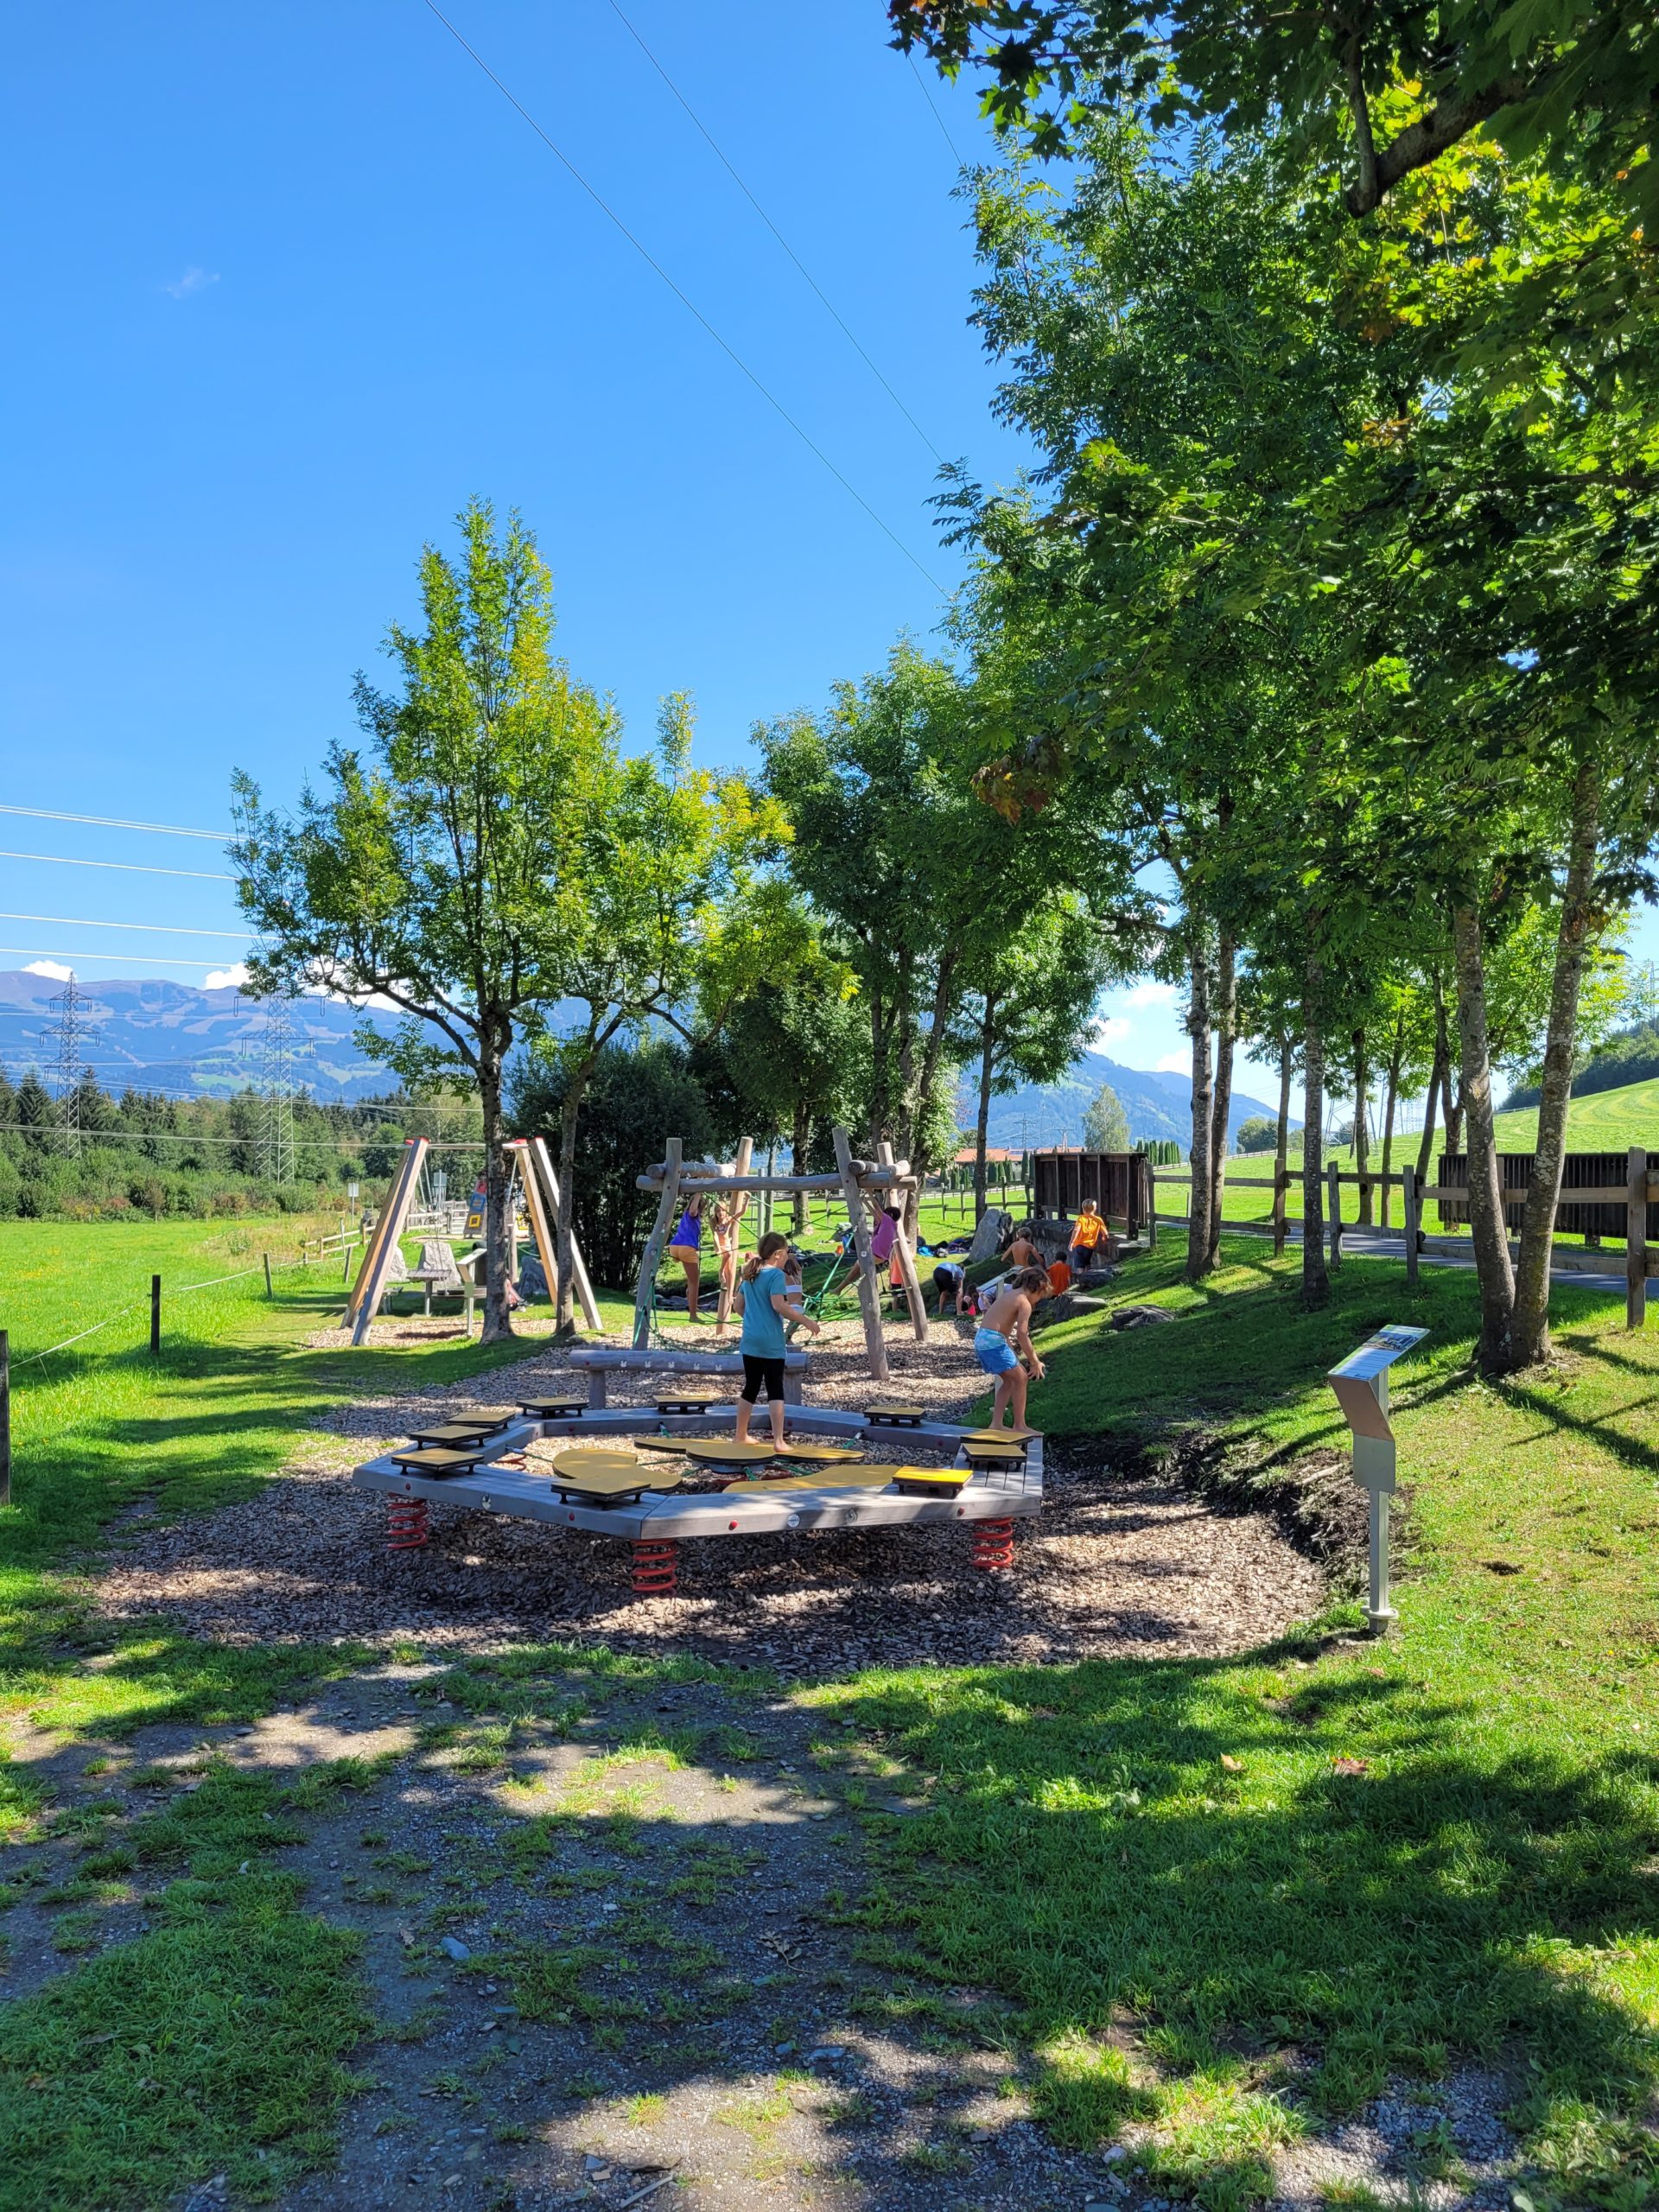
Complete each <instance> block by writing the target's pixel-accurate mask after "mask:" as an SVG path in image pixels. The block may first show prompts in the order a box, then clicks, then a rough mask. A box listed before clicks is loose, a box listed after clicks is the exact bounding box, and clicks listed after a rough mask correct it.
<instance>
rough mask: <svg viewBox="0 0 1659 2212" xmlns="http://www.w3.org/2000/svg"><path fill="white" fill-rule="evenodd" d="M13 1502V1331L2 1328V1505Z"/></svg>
mask: <svg viewBox="0 0 1659 2212" xmlns="http://www.w3.org/2000/svg"><path fill="white" fill-rule="evenodd" d="M10 1503H11V1332H10V1330H9V1329H0V1505H10Z"/></svg>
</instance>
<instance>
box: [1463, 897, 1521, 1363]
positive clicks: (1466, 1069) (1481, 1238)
mask: <svg viewBox="0 0 1659 2212" xmlns="http://www.w3.org/2000/svg"><path fill="white" fill-rule="evenodd" d="M1452 952H1453V962H1454V965H1455V969H1456V973H1457V983H1458V1035H1459V1044H1460V1046H1461V1048H1462V1049H1461V1057H1462V1064H1463V1084H1462V1094H1463V1109H1464V1111H1465V1113H1466V1114H1467V1116H1468V1117H1469V1135H1468V1139H1467V1147H1468V1159H1469V1169H1468V1175H1469V1227H1470V1230H1471V1236H1472V1240H1473V1243H1474V1248H1475V1273H1476V1275H1477V1277H1478V1281H1479V1284H1480V1342H1479V1344H1478V1347H1477V1350H1476V1357H1477V1359H1478V1361H1479V1363H1480V1366H1481V1369H1482V1371H1483V1372H1484V1373H1485V1374H1488V1375H1503V1374H1506V1373H1507V1372H1508V1371H1509V1370H1510V1368H1511V1367H1512V1366H1513V1365H1514V1363H1515V1357H1514V1327H1515V1274H1514V1270H1513V1269H1512V1268H1511V1267H1510V1239H1509V1231H1508V1230H1507V1228H1506V1227H1505V1225H1504V1221H1503V1183H1502V1180H1501V1179H1500V1177H1499V1174H1498V1166H1497V1138H1496V1136H1495V1135H1494V1134H1493V1129H1492V1070H1491V1050H1490V1047H1489V1046H1488V1044H1487V1039H1486V975H1485V969H1484V964H1483V962H1482V959H1481V943H1480V916H1479V915H1478V913H1477V912H1476V911H1475V909H1474V907H1473V906H1469V905H1466V904H1465V905H1459V906H1454V907H1453V908H1452Z"/></svg>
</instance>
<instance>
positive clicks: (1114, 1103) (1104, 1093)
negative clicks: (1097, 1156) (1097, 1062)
mask: <svg viewBox="0 0 1659 2212" xmlns="http://www.w3.org/2000/svg"><path fill="white" fill-rule="evenodd" d="M1083 1148H1084V1151H1085V1152H1127V1151H1128V1148H1129V1117H1128V1115H1127V1114H1126V1113H1125V1112H1124V1111H1123V1102H1122V1099H1121V1098H1120V1097H1119V1096H1118V1095H1117V1093H1116V1091H1115V1090H1113V1089H1112V1086H1111V1084H1109V1083H1103V1084H1101V1086H1100V1089H1099V1090H1097V1091H1096V1093H1095V1095H1094V1096H1093V1097H1092V1098H1091V1099H1090V1101H1089V1107H1088V1110H1087V1112H1086V1113H1085V1114H1084V1117H1083Z"/></svg>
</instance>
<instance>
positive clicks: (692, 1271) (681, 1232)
mask: <svg viewBox="0 0 1659 2212" xmlns="http://www.w3.org/2000/svg"><path fill="white" fill-rule="evenodd" d="M668 1256H669V1258H670V1259H671V1260H677V1261H678V1262H679V1263H680V1265H681V1266H682V1267H683V1268H684V1269H685V1318H686V1319H687V1320H688V1321H694V1322H695V1321H701V1320H702V1314H701V1313H698V1311H697V1287H698V1283H699V1281H700V1280H701V1277H702V1198H701V1196H699V1197H697V1198H688V1199H687V1200H686V1202H685V1211H684V1212H683V1214H682V1215H681V1216H680V1218H679V1222H678V1224H677V1227H676V1229H675V1231H674V1234H673V1236H671V1239H670V1240H669V1246H668Z"/></svg>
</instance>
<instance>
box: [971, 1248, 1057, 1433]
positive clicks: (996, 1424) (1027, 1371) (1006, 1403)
mask: <svg viewBox="0 0 1659 2212" xmlns="http://www.w3.org/2000/svg"><path fill="white" fill-rule="evenodd" d="M1047 1296H1048V1277H1047V1276H1046V1274H1044V1273H1043V1271H1042V1269H1041V1268H1016V1269H1015V1271H1014V1274H1011V1275H1010V1276H1009V1277H1008V1279H1007V1281H1006V1282H1005V1283H1004V1284H1003V1286H1002V1287H1001V1291H1000V1292H999V1293H998V1294H997V1299H996V1303H995V1305H994V1306H992V1307H991V1309H990V1311H989V1313H984V1314H982V1315H981V1317H980V1322H979V1326H978V1327H977V1328H976V1330H975V1332H974V1357H976V1359H977V1360H978V1362H979V1363H980V1365H981V1366H982V1368H983V1369H984V1370H985V1372H986V1373H987V1374H988V1375H994V1376H995V1377H996V1397H995V1402H994V1403H993V1404H992V1407H991V1427H993V1428H1000V1427H1001V1425H1002V1414H1003V1410H1004V1408H1011V1409H1012V1411H1013V1414H1014V1421H1013V1424H1012V1425H1013V1426H1014V1427H1015V1428H1024V1427H1025V1426H1026V1390H1027V1385H1028V1383H1030V1382H1031V1381H1033V1380H1035V1381H1036V1382H1039V1383H1040V1382H1041V1381H1042V1379H1043V1375H1044V1372H1045V1370H1044V1367H1043V1363H1042V1361H1041V1360H1040V1359H1039V1358H1038V1357H1037V1351H1036V1347H1035V1346H1034V1345H1033V1343H1032V1341H1031V1315H1032V1309H1033V1306H1036V1305H1037V1304H1038V1303H1039V1300H1042V1299H1045V1298H1046V1297H1047Z"/></svg>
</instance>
